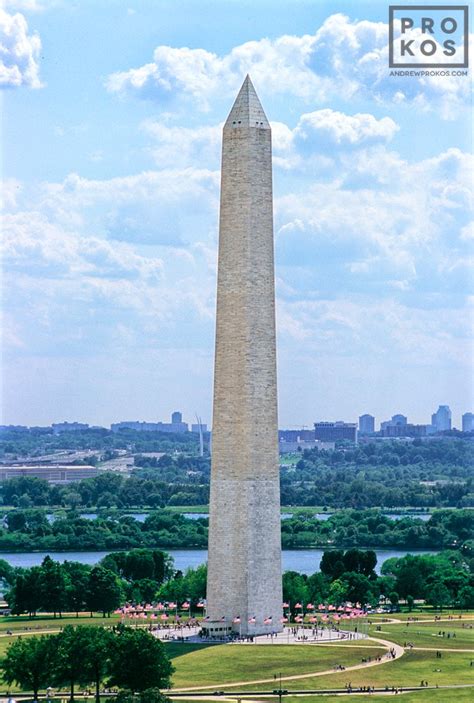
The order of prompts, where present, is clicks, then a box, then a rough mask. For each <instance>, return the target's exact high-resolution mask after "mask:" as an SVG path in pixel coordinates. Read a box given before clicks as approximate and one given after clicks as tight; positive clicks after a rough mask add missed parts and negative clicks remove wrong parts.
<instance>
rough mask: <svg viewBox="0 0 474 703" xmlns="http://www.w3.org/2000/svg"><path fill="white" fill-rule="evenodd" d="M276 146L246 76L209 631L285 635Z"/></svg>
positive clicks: (222, 354) (226, 193)
mask: <svg viewBox="0 0 474 703" xmlns="http://www.w3.org/2000/svg"><path fill="white" fill-rule="evenodd" d="M281 576H282V574H281V527H280V482H279V458H278V424H277V383H276V341H275V282H274V255H273V203H272V144H271V129H270V124H269V123H268V120H267V118H266V116H265V113H264V111H263V108H262V106H261V104H260V101H259V99H258V97H257V94H256V92H255V89H254V87H253V85H252V82H251V80H250V77H249V76H247V77H246V79H245V81H244V83H243V85H242V88H241V89H240V92H239V94H238V96H237V98H236V100H235V103H234V105H233V107H232V109H231V111H230V114H229V117H228V118H227V121H226V123H225V125H224V130H223V142H222V172H221V200H220V222H219V258H218V280H217V321H216V355H215V369H214V410H213V422H212V467H211V499H210V525H209V558H208V582H207V616H208V620H207V621H206V624H205V627H206V629H207V630H208V631H209V632H215V633H216V634H217V633H218V632H219V631H220V632H223V631H225V630H228V629H233V630H234V631H237V632H240V633H241V634H252V633H253V634H258V633H268V632H272V631H273V632H276V631H280V630H281V629H282V625H281V617H282V583H281Z"/></svg>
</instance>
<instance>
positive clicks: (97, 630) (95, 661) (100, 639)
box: [81, 626, 114, 703]
mask: <svg viewBox="0 0 474 703" xmlns="http://www.w3.org/2000/svg"><path fill="white" fill-rule="evenodd" d="M81 635H82V637H83V640H82V641H83V644H84V650H83V657H84V671H83V674H84V676H85V677H86V678H87V679H88V680H90V681H93V682H94V685H95V700H96V703H100V684H101V681H103V679H104V678H105V675H106V672H107V669H108V663H109V653H110V649H111V647H112V644H113V637H114V636H113V634H112V632H110V630H104V629H103V628H101V627H92V626H91V627H81Z"/></svg>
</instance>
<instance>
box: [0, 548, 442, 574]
mask: <svg viewBox="0 0 474 703" xmlns="http://www.w3.org/2000/svg"><path fill="white" fill-rule="evenodd" d="M111 551H113V550H110V549H109V550H107V551H103V550H101V551H91V550H90V551H62V552H60V551H52V550H51V551H47V550H45V551H42V552H39V551H38V552H34V551H31V552H23V553H19V552H0V559H4V560H5V561H7V562H8V563H9V564H11V566H15V567H19V566H20V567H23V568H30V567H32V566H38V565H39V564H41V562H42V561H43V559H44V558H45V557H46V556H48V555H49V556H51V557H52V558H53V559H55V560H56V561H61V562H64V561H78V562H80V563H82V564H90V565H92V564H97V563H98V562H99V561H100V560H101V559H103V558H104V557H105V556H106V555H107V554H110V552H111ZM116 551H120V550H116ZM166 551H167V553H168V554H170V556H172V557H173V560H174V567H175V569H178V570H180V571H185V570H186V569H188V568H196V567H198V566H200V565H201V564H205V563H206V562H207V549H167V550H166ZM324 551H327V549H326V548H325V549H284V550H283V552H282V563H283V570H284V571H298V572H300V573H303V574H307V575H310V574H313V573H315V572H316V571H318V570H319V563H320V561H321V559H322V556H323V553H324ZM374 551H375V554H376V556H377V566H376V569H375V571H376V573H378V574H380V570H381V568H382V564H383V563H384V562H385V561H387V559H391V558H392V557H395V558H400V557H403V556H405V555H406V554H416V555H421V554H438V553H439V551H440V550H428V549H422V550H416V549H412V550H409V549H408V550H398V549H375V550H374Z"/></svg>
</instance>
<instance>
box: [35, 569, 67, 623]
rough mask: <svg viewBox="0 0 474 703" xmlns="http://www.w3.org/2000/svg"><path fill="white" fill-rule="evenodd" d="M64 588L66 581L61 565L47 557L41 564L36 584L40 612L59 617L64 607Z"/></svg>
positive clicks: (65, 593)
mask: <svg viewBox="0 0 474 703" xmlns="http://www.w3.org/2000/svg"><path fill="white" fill-rule="evenodd" d="M66 586H67V579H66V576H65V574H64V571H63V567H62V565H61V564H59V562H57V561H53V560H52V559H51V557H49V556H47V557H45V558H44V559H43V563H42V564H41V568H40V572H39V583H38V588H39V592H40V599H41V608H42V610H46V611H47V612H52V613H54V617H56V613H59V617H61V615H62V611H63V610H64V607H65V605H66V595H67V592H66Z"/></svg>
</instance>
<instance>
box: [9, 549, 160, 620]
mask: <svg viewBox="0 0 474 703" xmlns="http://www.w3.org/2000/svg"><path fill="white" fill-rule="evenodd" d="M173 573H174V572H173V561H172V559H171V557H170V556H169V555H168V554H166V553H165V552H162V551H160V550H158V549H134V550H131V551H130V552H127V553H126V552H114V553H112V554H109V555H107V556H106V557H105V558H104V559H103V560H102V561H101V562H100V563H99V564H97V565H95V566H90V565H88V564H81V563H80V562H74V561H65V562H64V563H60V562H57V561H54V560H53V559H51V557H49V556H47V557H45V558H44V560H43V562H42V564H41V565H40V566H33V567H31V568H28V569H23V568H13V567H11V566H10V565H9V564H8V563H7V562H5V561H3V560H0V578H1V579H2V580H3V584H4V586H3V587H4V589H5V588H6V592H5V600H6V601H7V603H8V605H9V607H10V608H11V612H12V615H21V614H23V613H27V614H28V615H29V616H30V617H32V616H35V615H36V614H37V613H38V612H40V611H41V612H48V613H53V614H54V617H56V616H59V617H61V616H62V613H64V612H75V613H76V615H78V614H79V612H84V611H89V612H91V613H93V612H101V613H102V614H103V616H104V617H106V616H110V614H111V612H112V611H114V610H115V609H116V608H118V607H119V606H121V605H123V604H124V603H125V602H126V601H133V602H136V603H149V602H151V601H152V600H153V599H154V598H155V597H156V595H157V592H158V589H159V587H160V585H161V584H163V583H164V582H165V581H166V580H169V579H170V577H171V576H172V574H173Z"/></svg>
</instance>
